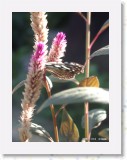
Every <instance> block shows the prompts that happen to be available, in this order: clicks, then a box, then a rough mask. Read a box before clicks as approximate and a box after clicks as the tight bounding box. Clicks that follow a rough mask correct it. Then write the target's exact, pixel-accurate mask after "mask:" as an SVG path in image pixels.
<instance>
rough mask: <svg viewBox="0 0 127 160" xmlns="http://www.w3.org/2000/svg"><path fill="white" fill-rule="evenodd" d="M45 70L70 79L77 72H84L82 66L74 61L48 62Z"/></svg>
mask: <svg viewBox="0 0 127 160" xmlns="http://www.w3.org/2000/svg"><path fill="white" fill-rule="evenodd" d="M46 71H47V72H49V73H51V74H52V75H53V76H54V77H57V78H59V79H64V80H68V79H72V78H74V77H75V76H76V75H77V74H80V73H83V72H84V66H83V65H81V64H78V63H75V62H70V63H68V62H48V63H46Z"/></svg>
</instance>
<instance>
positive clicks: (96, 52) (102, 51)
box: [90, 45, 109, 59]
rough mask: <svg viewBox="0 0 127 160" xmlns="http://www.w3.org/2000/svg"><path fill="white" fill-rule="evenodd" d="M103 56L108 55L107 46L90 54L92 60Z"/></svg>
mask: <svg viewBox="0 0 127 160" xmlns="http://www.w3.org/2000/svg"><path fill="white" fill-rule="evenodd" d="M103 55H109V45H107V46H105V47H103V48H101V49H99V50H97V51H95V52H94V53H92V54H91V56H90V58H91V59H92V58H93V57H96V56H103Z"/></svg>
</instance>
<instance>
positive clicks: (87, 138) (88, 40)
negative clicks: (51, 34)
mask: <svg viewBox="0 0 127 160" xmlns="http://www.w3.org/2000/svg"><path fill="white" fill-rule="evenodd" d="M90 23H91V12H87V23H86V59H87V60H88V61H87V64H86V70H85V71H86V78H87V77H89V71H90V59H89V57H90ZM84 117H85V119H84V121H85V138H86V142H89V141H90V137H89V103H88V102H86V103H85V104H84Z"/></svg>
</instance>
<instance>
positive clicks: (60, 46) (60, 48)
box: [47, 32, 67, 62]
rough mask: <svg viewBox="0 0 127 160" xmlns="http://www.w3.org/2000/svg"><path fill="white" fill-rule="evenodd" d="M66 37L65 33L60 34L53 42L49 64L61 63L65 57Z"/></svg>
mask: <svg viewBox="0 0 127 160" xmlns="http://www.w3.org/2000/svg"><path fill="white" fill-rule="evenodd" d="M65 38H66V35H65V34H64V33H63V32H59V33H58V34H57V35H56V37H55V38H54V40H53V43H52V46H51V49H50V52H49V55H48V59H47V61H48V62H61V61H62V59H60V58H61V57H63V56H64V52H65V49H66V46H67V41H66V39H65Z"/></svg>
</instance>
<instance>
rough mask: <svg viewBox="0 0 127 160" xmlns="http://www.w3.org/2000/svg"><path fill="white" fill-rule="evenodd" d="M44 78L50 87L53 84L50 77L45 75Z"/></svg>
mask: <svg viewBox="0 0 127 160" xmlns="http://www.w3.org/2000/svg"><path fill="white" fill-rule="evenodd" d="M46 80H47V82H48V84H49V87H50V89H51V88H52V87H53V84H52V80H51V79H50V77H48V76H46Z"/></svg>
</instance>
